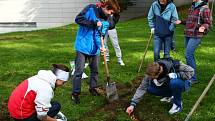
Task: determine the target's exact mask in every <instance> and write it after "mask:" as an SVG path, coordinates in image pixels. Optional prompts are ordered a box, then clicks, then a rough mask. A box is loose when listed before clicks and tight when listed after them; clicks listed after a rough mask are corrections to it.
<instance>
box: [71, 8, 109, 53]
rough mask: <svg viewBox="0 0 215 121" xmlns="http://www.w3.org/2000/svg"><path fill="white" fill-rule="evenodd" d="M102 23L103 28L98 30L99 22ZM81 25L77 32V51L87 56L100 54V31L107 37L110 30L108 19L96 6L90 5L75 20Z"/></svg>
mask: <svg viewBox="0 0 215 121" xmlns="http://www.w3.org/2000/svg"><path fill="white" fill-rule="evenodd" d="M98 21H102V28H97V22H98ZM75 22H76V23H77V24H79V25H80V27H79V30H78V32H77V36H76V41H75V49H76V51H79V52H81V53H84V54H87V55H97V54H99V53H100V47H101V42H100V31H102V35H105V33H106V31H107V30H108V28H109V23H108V22H107V17H106V16H105V14H104V13H103V11H102V10H101V8H98V7H97V6H96V5H93V4H90V5H88V6H87V7H85V8H84V9H83V10H82V11H81V12H80V13H79V14H78V15H77V16H76V18H75Z"/></svg>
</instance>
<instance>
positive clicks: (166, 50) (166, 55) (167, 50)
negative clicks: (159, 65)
mask: <svg viewBox="0 0 215 121" xmlns="http://www.w3.org/2000/svg"><path fill="white" fill-rule="evenodd" d="M163 41H164V58H169V57H170V50H171V42H172V40H171V36H167V37H165V38H164V40H163Z"/></svg>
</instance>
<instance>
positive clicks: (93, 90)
mask: <svg viewBox="0 0 215 121" xmlns="http://www.w3.org/2000/svg"><path fill="white" fill-rule="evenodd" d="M89 91H90V93H91V94H92V95H93V96H99V95H100V94H99V93H98V91H97V90H96V88H90V89H89Z"/></svg>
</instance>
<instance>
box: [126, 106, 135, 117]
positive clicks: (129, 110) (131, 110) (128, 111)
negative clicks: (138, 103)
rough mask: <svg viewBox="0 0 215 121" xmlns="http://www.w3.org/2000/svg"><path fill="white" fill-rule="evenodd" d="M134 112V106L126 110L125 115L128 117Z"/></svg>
mask: <svg viewBox="0 0 215 121" xmlns="http://www.w3.org/2000/svg"><path fill="white" fill-rule="evenodd" d="M133 111H134V106H133V105H131V106H129V107H128V108H127V109H126V113H128V115H131V113H132V112H133Z"/></svg>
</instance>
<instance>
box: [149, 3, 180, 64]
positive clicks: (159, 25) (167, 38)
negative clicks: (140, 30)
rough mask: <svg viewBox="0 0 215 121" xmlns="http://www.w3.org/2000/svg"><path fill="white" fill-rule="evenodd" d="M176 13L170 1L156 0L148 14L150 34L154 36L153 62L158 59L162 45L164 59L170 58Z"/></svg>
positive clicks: (176, 18) (176, 19)
mask: <svg viewBox="0 0 215 121" xmlns="http://www.w3.org/2000/svg"><path fill="white" fill-rule="evenodd" d="M178 19H179V18H178V13H177V9H176V6H175V5H174V4H173V2H172V0H156V1H154V2H153V3H152V5H151V7H150V9H149V13H148V23H149V27H150V28H151V34H154V61H157V60H158V59H160V50H161V48H162V44H163V45H164V58H169V57H170V50H171V41H172V40H171V35H172V32H173V31H174V29H175V24H176V23H177V22H178Z"/></svg>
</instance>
